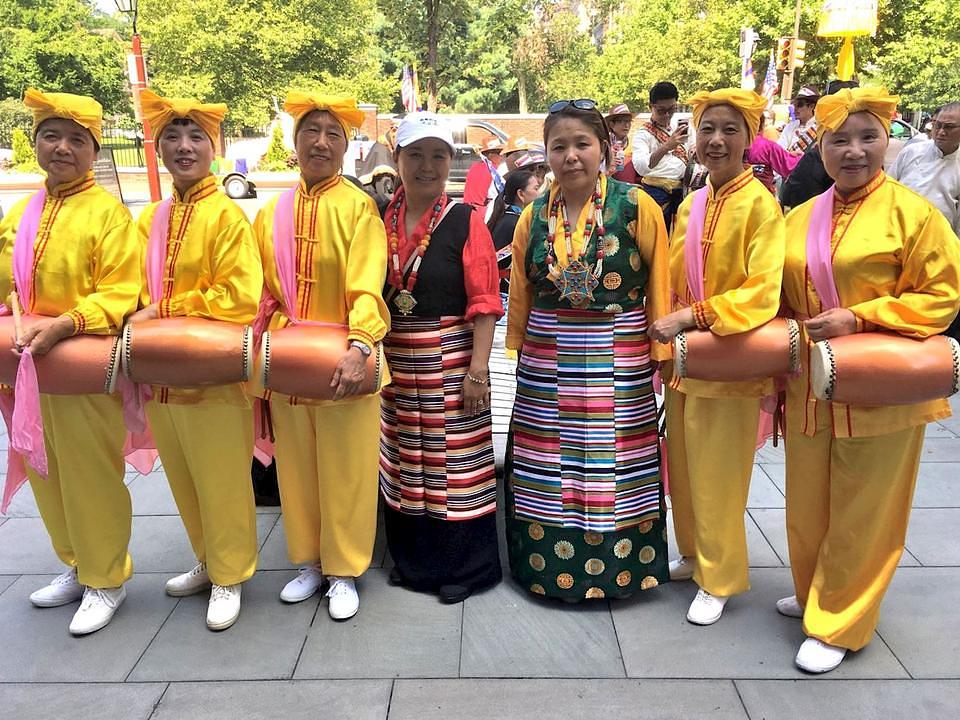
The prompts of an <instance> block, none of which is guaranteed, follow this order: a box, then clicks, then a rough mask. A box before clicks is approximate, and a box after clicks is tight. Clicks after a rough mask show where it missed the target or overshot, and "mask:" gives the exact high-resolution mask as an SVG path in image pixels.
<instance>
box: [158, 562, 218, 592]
mask: <svg viewBox="0 0 960 720" xmlns="http://www.w3.org/2000/svg"><path fill="white" fill-rule="evenodd" d="M210 584H211V583H210V576H209V575H207V564H206V563H200V564H198V565H197V566H196V567H195V568H194V569H193V570H191V571H190V572H185V573H183V575H177V576H176V577H174V578H170V579H169V580H167V586H166V590H167V595H170V596H171V597H186V596H187V595H195V594H196V593H198V592H200V591H201V590H206V589H207V588H208V587H210Z"/></svg>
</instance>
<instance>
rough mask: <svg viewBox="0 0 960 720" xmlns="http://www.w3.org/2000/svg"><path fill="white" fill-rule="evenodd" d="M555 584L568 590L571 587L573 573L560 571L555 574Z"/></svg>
mask: <svg viewBox="0 0 960 720" xmlns="http://www.w3.org/2000/svg"><path fill="white" fill-rule="evenodd" d="M557 586H558V587H559V588H560V589H561V590H569V589H570V588H572V587H573V575H571V574H570V573H560V574H559V575H557Z"/></svg>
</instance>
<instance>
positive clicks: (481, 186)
mask: <svg viewBox="0 0 960 720" xmlns="http://www.w3.org/2000/svg"><path fill="white" fill-rule="evenodd" d="M491 182H493V178H491V177H490V171H489V170H488V169H487V166H486V163H484V162H483V161H482V160H481V161H480V162H475V163H474V164H473V165H471V166H470V169H469V170H468V171H467V179H466V180H465V181H464V183H463V201H464V202H465V203H467V204H468V205H473V206H474V207H483V206H485V205H486V204H487V192H488V191H489V190H490V183H491Z"/></svg>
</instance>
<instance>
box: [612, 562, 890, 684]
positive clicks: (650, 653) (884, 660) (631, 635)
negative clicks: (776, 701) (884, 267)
mask: <svg viewBox="0 0 960 720" xmlns="http://www.w3.org/2000/svg"><path fill="white" fill-rule="evenodd" d="M750 578H751V584H752V586H753V588H752V590H751V591H750V592H748V593H745V594H743V595H740V596H738V597H735V598H733V599H731V600H730V601H729V602H728V603H727V607H726V609H725V610H724V613H723V617H722V618H721V619H720V621H719V622H717V623H716V624H715V625H711V626H709V627H698V626H696V625H692V624H690V623H689V622H687V620H686V613H687V608H688V607H689V605H690V602H691V601H692V600H693V598H694V596H695V595H696V585H695V584H694V583H692V582H682V583H667V584H665V585H662V586H660V587H659V588H657V590H656V591H655V592H653V593H646V594H645V595H644V596H643V597H642V598H641V599H638V600H633V599H631V600H627V601H621V602H619V603H612V606H613V620H614V624H615V625H616V628H617V637H618V638H619V640H620V649H621V651H622V653H623V660H624V664H625V665H626V668H627V674H628V676H629V677H637V678H644V677H673V678H690V677H699V678H788V679H795V678H798V677H804V676H803V675H802V674H801V672H800V671H799V670H797V669H796V667H795V666H794V664H793V659H794V656H795V655H796V652H797V649H798V648H799V647H800V644H801V643H802V642H803V639H804V635H803V630H802V628H801V625H800V622H799V621H798V620H795V619H792V618H785V617H783V616H782V615H780V614H778V613H777V611H776V609H775V603H776V601H777V600H778V599H779V598H781V597H784V596H785V595H790V594H791V593H792V592H793V583H792V580H791V577H790V571H789V570H788V569H786V568H783V569H775V568H755V569H753V570H751V573H750ZM647 596H649V597H647ZM829 677H830V678H832V679H834V680H839V679H844V678H852V677H861V678H862V677H868V678H869V677H874V678H905V677H908V675H907V673H906V672H905V671H904V669H903V667H902V666H901V665H900V663H899V662H897V659H896V658H895V657H894V656H893V654H892V653H891V652H890V650H889V649H888V648H887V646H886V645H884V644H883V642H881V641H879V640H877V641H875V642H873V643H872V644H871V645H870V646H868V648H867V649H866V650H864V651H863V652H861V653H857V654H856V655H854V656H851V657H850V658H849V659H847V660H846V661H845V662H844V663H843V664H842V665H841V666H840V667H839V668H838V669H837V670H835V671H834V672H832V673H830V675H829Z"/></svg>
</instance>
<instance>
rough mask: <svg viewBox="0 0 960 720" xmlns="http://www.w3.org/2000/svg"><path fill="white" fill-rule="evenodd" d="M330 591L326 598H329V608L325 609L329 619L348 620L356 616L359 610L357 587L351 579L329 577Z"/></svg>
mask: <svg viewBox="0 0 960 720" xmlns="http://www.w3.org/2000/svg"><path fill="white" fill-rule="evenodd" d="M328 579H329V580H330V589H329V590H327V597H328V598H330V607H328V608H327V610H328V612H329V613H330V617H331V618H333V619H334V620H348V619H350V618H352V617H353V616H354V615H356V614H357V610H359V609H360V596H359V595H358V594H357V585H356V583H355V582H354V581H353V578H352V577H337V576H336V575H331V576H330V577H329V578H328Z"/></svg>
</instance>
